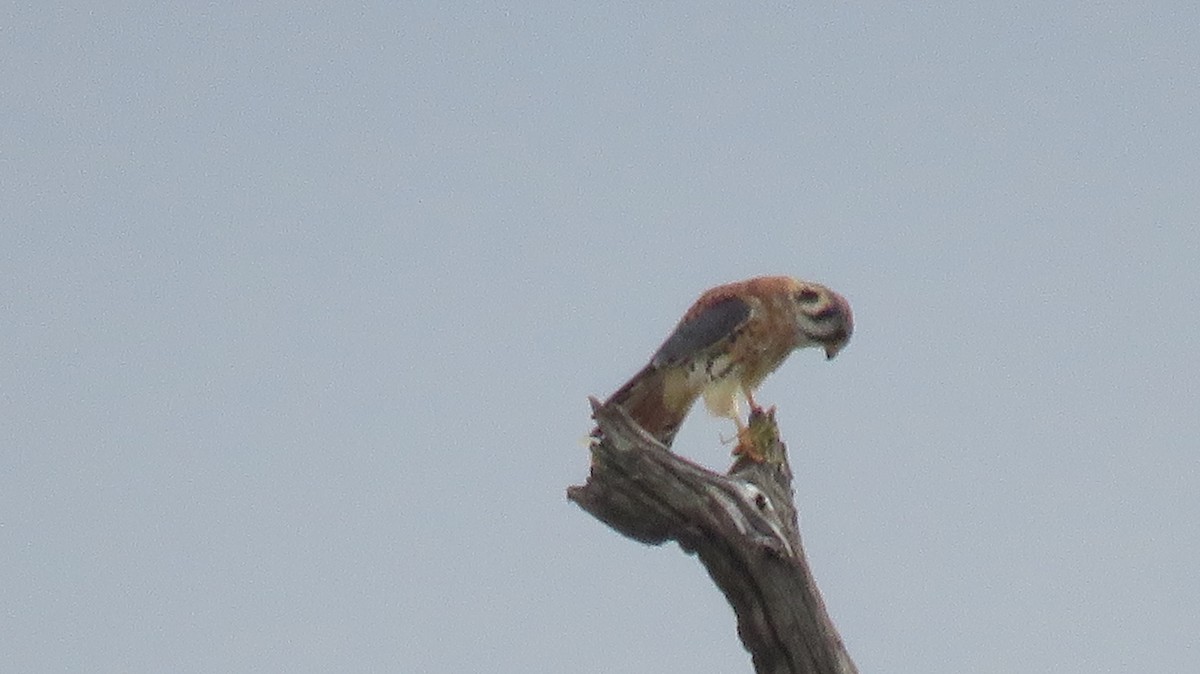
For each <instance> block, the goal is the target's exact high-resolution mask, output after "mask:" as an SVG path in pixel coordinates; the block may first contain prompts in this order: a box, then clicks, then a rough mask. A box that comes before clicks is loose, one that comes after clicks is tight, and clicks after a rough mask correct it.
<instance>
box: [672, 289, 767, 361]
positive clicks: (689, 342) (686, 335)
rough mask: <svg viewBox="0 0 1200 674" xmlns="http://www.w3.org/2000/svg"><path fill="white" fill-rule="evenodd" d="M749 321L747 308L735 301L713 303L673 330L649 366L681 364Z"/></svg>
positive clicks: (738, 300) (739, 301)
mask: <svg viewBox="0 0 1200 674" xmlns="http://www.w3.org/2000/svg"><path fill="white" fill-rule="evenodd" d="M749 318H750V305H749V304H747V303H746V302H744V301H743V300H741V299H740V298H738V297H726V298H723V299H721V300H718V301H716V302H713V303H712V304H711V305H709V306H708V307H707V308H705V309H704V310H703V311H701V312H700V313H698V314H696V315H695V316H693V317H692V318H690V319H688V320H686V321H684V322H682V323H680V324H679V325H678V326H676V328H675V332H672V333H671V336H670V337H667V341H665V342H663V345H662V346H660V347H659V348H658V352H657V353H655V354H654V357H653V358H651V359H650V365H651V366H652V367H663V366H666V365H675V364H678V363H681V362H683V361H684V360H686V359H687V358H690V357H692V356H694V355H695V354H697V353H699V352H701V351H703V350H704V349H707V348H709V347H712V346H714V345H716V344H717V343H719V342H720V341H721V340H723V339H727V338H728V337H729V336H730V335H732V334H733V333H734V331H735V330H737V328H738V327H740V326H741V325H742V324H743V323H745V322H746V320H747V319H749Z"/></svg>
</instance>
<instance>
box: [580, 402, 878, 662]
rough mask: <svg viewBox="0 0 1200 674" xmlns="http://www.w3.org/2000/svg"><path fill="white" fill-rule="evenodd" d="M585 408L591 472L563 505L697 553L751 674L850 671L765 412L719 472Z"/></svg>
mask: <svg viewBox="0 0 1200 674" xmlns="http://www.w3.org/2000/svg"><path fill="white" fill-rule="evenodd" d="M592 407H593V410H594V415H593V416H594V417H595V419H596V423H597V425H598V428H599V431H600V434H599V440H598V441H597V442H595V443H594V444H593V446H592V448H591V449H592V468H591V475H589V476H588V480H587V483H586V484H584V485H582V486H576V487H570V488H569V489H567V498H568V499H570V500H572V501H574V502H575V503H577V504H579V506H580V507H581V508H583V509H584V510H586V511H588V512H589V513H591V514H592V515H593V516H595V517H596V518H597V519H599V520H600V521H602V522H604V523H605V524H607V525H609V526H610V527H612V528H613V529H615V530H617V531H618V532H620V533H621V534H624V535H625V536H628V537H629V538H632V539H634V540H637V541H641V542H642V543H646V544H650V545H660V544H662V543H665V542H667V541H671V540H673V541H677V542H678V543H679V545H680V547H682V548H683V549H684V551H686V552H688V553H695V554H697V555H698V556H699V557H700V562H701V563H702V564H704V567H705V568H706V569H707V570H708V574H709V576H710V577H712V579H713V581H714V582H715V583H716V584H717V586H718V587H719V588H721V591H722V592H724V593H725V597H726V598H727V599H728V600H729V603H730V605H731V606H733V610H734V613H736V614H737V623H738V635H739V636H740V637H741V639H742V644H743V645H745V647H746V650H748V651H750V654H751V656H752V659H753V661H754V669H755V671H756V672H757V673H758V674H768V673H769V674H784V673H787V674H810V673H811V674H857V671H858V670H857V668H855V666H854V662H853V661H852V660H851V659H850V655H849V654H848V653H847V652H846V649H845V647H844V646H843V645H842V640H841V637H839V636H838V633H837V630H835V629H834V626H833V622H832V621H831V620H830V619H829V614H828V613H827V612H826V610H825V603H824V601H823V600H822V599H821V593H820V592H819V591H818V590H817V586H816V583H815V582H814V581H813V577H812V572H811V571H810V570H809V567H808V562H807V560H806V559H805V557H804V548H803V546H802V545H801V544H800V531H799V527H798V525H797V521H796V507H795V504H794V503H793V501H792V472H791V468H790V467H789V466H788V461H787V452H786V448H785V447H784V444H783V442H781V441H780V439H779V432H778V427H777V426H776V424H775V414H774V409H772V410H770V411H767V412H762V411H761V410H755V411H754V412H752V414H751V417H750V438H751V444H752V447H748V448H743V452H742V455H741V456H740V457H739V458H738V460H737V461H736V462H735V463H734V465H733V467H732V468H731V469H730V471H729V474H728V475H719V474H717V473H714V472H712V471H709V470H706V469H704V468H701V467H700V466H697V465H696V464H694V463H691V462H690V461H688V460H686V459H683V458H681V457H679V456H677V455H675V454H673V453H672V452H671V451H670V450H668V449H667V448H666V447H664V446H663V445H662V444H661V443H659V442H658V441H657V440H655V439H654V438H653V437H651V436H649V435H648V434H647V433H646V432H645V431H643V430H642V429H641V428H640V427H639V426H638V425H637V424H636V423H635V422H634V421H633V420H632V419H631V418H630V417H629V415H628V414H626V413H625V411H624V410H623V409H621V408H620V407H619V406H616V405H610V406H607V407H605V406H602V405H601V404H600V403H599V402H598V401H597V400H595V399H592ZM746 450H749V451H746Z"/></svg>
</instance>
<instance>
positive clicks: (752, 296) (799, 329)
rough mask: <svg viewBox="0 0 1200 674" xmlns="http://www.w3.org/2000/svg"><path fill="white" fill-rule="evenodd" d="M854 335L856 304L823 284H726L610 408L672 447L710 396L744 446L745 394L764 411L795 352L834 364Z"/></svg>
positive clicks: (777, 279) (683, 322) (686, 319)
mask: <svg viewBox="0 0 1200 674" xmlns="http://www.w3.org/2000/svg"><path fill="white" fill-rule="evenodd" d="M853 332H854V316H853V314H852V313H851V311H850V304H849V302H847V301H846V298H844V297H842V296H841V295H840V294H838V293H836V292H834V291H833V290H831V289H829V288H827V287H825V286H823V285H821V284H819V283H813V282H810V281H801V280H799V279H795V278H792V277H790V276H759V277H755V278H750V279H746V280H743V281H736V282H734V283H727V284H725V285H720V286H717V287H715V288H712V289H710V290H707V291H705V292H704V293H703V294H701V295H700V298H699V299H697V300H696V302H695V303H694V304H692V306H691V308H690V309H688V310H687V312H686V313H684V315H683V318H682V319H680V321H679V323H678V324H677V325H676V326H675V330H674V331H673V332H671V334H670V335H669V336H668V337H667V339H666V341H664V342H663V344H662V346H660V347H659V348H658V351H656V352H655V353H654V355H653V356H652V357H651V358H650V362H649V363H647V364H646V366H645V367H643V368H642V369H641V370H640V371H639V372H638V373H637V374H635V375H634V376H633V378H631V379H630V380H629V381H628V382H626V383H625V385H624V386H622V387H621V388H620V389H618V390H617V392H616V393H613V394H612V395H611V396H610V397H609V398H608V400H607V402H606V403H605V404H606V405H620V406H621V407H622V408H623V409H624V410H625V411H626V412H627V413H628V414H629V416H630V417H631V418H632V419H633V420H634V421H635V422H637V424H638V425H639V426H641V427H642V428H643V429H644V430H645V431H646V432H647V433H649V434H650V435H651V436H653V437H654V438H655V439H656V440H658V441H659V442H661V443H662V444H663V445H665V446H666V447H670V446H671V443H672V442H673V441H674V439H675V434H676V433H677V432H678V431H679V427H680V425H681V424H682V423H683V420H684V418H685V417H686V416H687V415H688V412H689V411H690V410H691V408H692V406H693V405H694V404H695V402H696V399H697V398H699V397H701V396H703V398H704V405H705V407H706V408H708V411H709V412H710V413H711V414H713V415H714V416H717V417H725V418H728V419H732V420H733V422H734V424H735V425H736V426H737V431H738V436H737V437H738V439H739V446H740V444H741V440H742V438H743V437H745V434H746V428H747V427H746V424H745V423H743V422H742V420H741V413H740V410H739V409H738V394H739V393H740V394H741V395H742V396H743V397H744V398H745V399H746V402H747V403H748V404H749V406H750V410H751V412H752V413H753V412H754V411H757V410H760V409H761V408H759V406H758V404H757V403H756V402H755V400H754V392H755V390H757V389H758V387H759V385H760V384H762V382H763V380H764V379H766V377H767V375H769V374H771V373H772V372H774V371H775V370H776V369H777V368H778V367H779V366H780V365H782V364H783V362H784V360H786V359H787V357H788V356H789V355H791V353H792V352H793V351H795V350H797V349H802V348H805V347H819V348H822V349H824V351H825V357H826V359H827V360H832V359H833V358H834V357H835V356H837V354H838V353H839V352H840V351H841V350H842V349H843V348H844V347H845V346H846V343H847V342H848V341H849V340H850V335H851V333H853ZM592 435H593V437H599V436H600V434H599V431H598V430H597V431H593V433H592ZM734 453H735V454H737V453H738V449H735V450H734Z"/></svg>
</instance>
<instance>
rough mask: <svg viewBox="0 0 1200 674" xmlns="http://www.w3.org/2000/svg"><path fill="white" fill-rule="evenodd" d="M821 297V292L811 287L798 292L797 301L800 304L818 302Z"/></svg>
mask: <svg viewBox="0 0 1200 674" xmlns="http://www.w3.org/2000/svg"><path fill="white" fill-rule="evenodd" d="M820 299H821V294H820V293H818V292H817V291H815V290H813V289H811V288H805V289H804V290H801V291H799V292H797V293H796V301H797V302H799V303H800V304H816V303H817V302H818V301H819V300H820Z"/></svg>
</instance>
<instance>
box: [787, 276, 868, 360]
mask: <svg viewBox="0 0 1200 674" xmlns="http://www.w3.org/2000/svg"><path fill="white" fill-rule="evenodd" d="M792 302H793V305H794V308H795V311H794V315H795V318H796V328H797V330H799V332H800V334H801V336H802V338H803V339H804V340H806V341H807V342H808V343H809V344H812V345H814V346H816V345H819V346H821V347H823V348H824V349H825V358H826V359H829V360H832V359H833V357H834V356H836V355H837V354H838V352H839V351H841V350H842V348H843V347H845V346H846V342H849V341H850V335H851V333H853V332H854V314H853V313H851V311H850V303H849V302H847V301H846V298H845V297H842V296H841V295H839V294H838V293H836V292H834V291H832V290H830V289H829V288H826V287H825V286H823V285H820V284H817V283H809V282H806V281H797V282H796V285H795V288H794V289H793V291H792Z"/></svg>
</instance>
